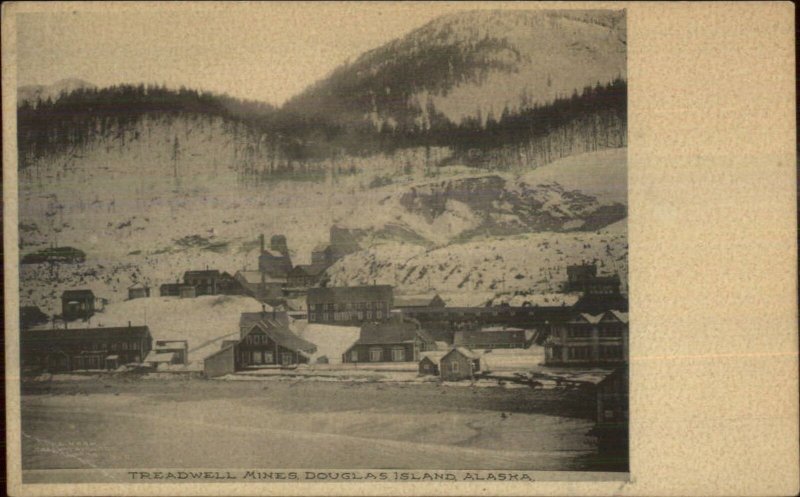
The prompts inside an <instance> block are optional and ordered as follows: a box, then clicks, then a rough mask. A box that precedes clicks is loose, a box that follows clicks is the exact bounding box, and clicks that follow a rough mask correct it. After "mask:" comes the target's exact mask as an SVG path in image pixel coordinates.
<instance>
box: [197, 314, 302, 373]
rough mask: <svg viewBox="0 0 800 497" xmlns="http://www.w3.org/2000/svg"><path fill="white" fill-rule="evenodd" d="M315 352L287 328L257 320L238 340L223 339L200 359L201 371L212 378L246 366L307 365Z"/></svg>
mask: <svg viewBox="0 0 800 497" xmlns="http://www.w3.org/2000/svg"><path fill="white" fill-rule="evenodd" d="M316 351H317V347H316V345H314V344H313V343H311V342H308V341H306V340H303V339H302V338H300V337H298V336H297V335H295V334H294V333H292V331H291V330H290V329H289V328H288V327H284V326H274V325H273V324H272V323H270V322H268V321H267V320H260V321H257V322H256V323H254V324H253V325H252V327H251V328H250V329H249V331H247V332H246V333H245V334H244V336H243V337H241V338H240V339H239V340H237V341H226V342H223V344H222V348H221V349H220V350H219V351H217V352H215V353H214V354H211V355H210V356H208V357H206V359H205V360H204V361H203V370H204V372H205V375H206V376H207V377H209V378H214V377H217V376H222V375H225V374H229V373H233V372H235V371H241V370H244V369H248V368H263V367H281V368H289V367H296V366H297V365H298V364H307V363H308V362H309V360H310V358H311V355H312V354H314V353H315V352H316Z"/></svg>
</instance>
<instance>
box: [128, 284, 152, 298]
mask: <svg viewBox="0 0 800 497" xmlns="http://www.w3.org/2000/svg"><path fill="white" fill-rule="evenodd" d="M149 296H150V287H149V286H146V285H144V284H142V283H134V284H133V285H131V286H129V287H128V300H133V299H143V298H147V297H149Z"/></svg>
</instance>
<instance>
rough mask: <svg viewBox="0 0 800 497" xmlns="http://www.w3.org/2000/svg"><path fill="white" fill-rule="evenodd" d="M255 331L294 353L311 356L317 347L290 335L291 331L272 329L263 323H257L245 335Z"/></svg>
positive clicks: (281, 328)
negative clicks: (299, 352) (298, 352)
mask: <svg viewBox="0 0 800 497" xmlns="http://www.w3.org/2000/svg"><path fill="white" fill-rule="evenodd" d="M256 330H260V331H261V332H263V333H264V334H266V335H267V336H269V337H270V338H272V339H273V340H275V342H276V343H277V344H278V345H280V346H281V347H286V348H287V349H290V350H294V351H302V352H306V353H308V354H313V353H314V352H316V351H317V346H316V345H314V344H313V343H311V342H309V341H307V340H303V339H302V338H300V337H299V336H297V335H295V334H294V333H292V331H291V330H290V329H289V328H287V327H285V326H280V327H274V326H270V325H268V324H267V323H265V322H264V321H258V322H257V323H255V324H254V325H253V328H252V329H251V330H250V331H249V332H248V333H247V335H249V334H251V333H253V332H255V331H256ZM247 335H245V337H246V336H247Z"/></svg>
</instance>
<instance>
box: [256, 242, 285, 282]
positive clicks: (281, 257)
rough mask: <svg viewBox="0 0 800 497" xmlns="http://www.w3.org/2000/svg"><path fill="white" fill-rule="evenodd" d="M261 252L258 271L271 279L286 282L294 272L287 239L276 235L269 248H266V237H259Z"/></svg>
mask: <svg viewBox="0 0 800 497" xmlns="http://www.w3.org/2000/svg"><path fill="white" fill-rule="evenodd" d="M259 242H260V248H261V250H260V252H259V256H258V270H259V271H260V272H262V273H264V274H265V275H266V276H268V277H270V278H279V279H283V280H285V279H286V277H287V276H288V275H289V272H290V271H291V270H292V258H291V257H290V256H289V247H288V245H287V243H286V237H285V236H283V235H274V236H273V237H272V238H270V243H269V248H266V247H265V246H264V235H260V236H259Z"/></svg>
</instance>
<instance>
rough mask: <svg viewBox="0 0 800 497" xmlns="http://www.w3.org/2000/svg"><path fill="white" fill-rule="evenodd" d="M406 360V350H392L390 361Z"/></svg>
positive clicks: (400, 348)
mask: <svg viewBox="0 0 800 497" xmlns="http://www.w3.org/2000/svg"><path fill="white" fill-rule="evenodd" d="M405 360H406V349H404V348H403V347H395V348H393V349H392V361H394V362H403V361H405Z"/></svg>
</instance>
